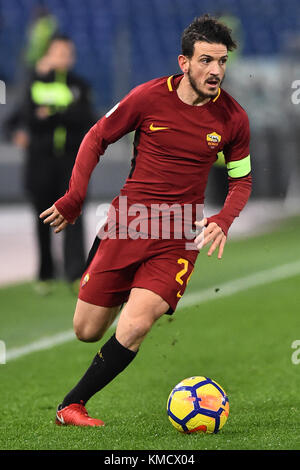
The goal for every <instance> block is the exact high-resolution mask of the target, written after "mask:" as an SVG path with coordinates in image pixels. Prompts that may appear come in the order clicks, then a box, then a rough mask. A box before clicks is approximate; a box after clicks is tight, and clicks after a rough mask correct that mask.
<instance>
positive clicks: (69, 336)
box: [6, 260, 300, 361]
mask: <svg viewBox="0 0 300 470" xmlns="http://www.w3.org/2000/svg"><path fill="white" fill-rule="evenodd" d="M297 274H300V260H299V261H295V262H293V263H288V264H283V265H281V266H276V267H274V268H270V269H265V270H263V271H258V272H256V273H253V274H250V275H249V276H245V277H242V278H238V279H234V280H232V281H228V282H225V283H223V284H219V285H217V286H214V287H210V288H208V289H205V290H202V291H198V292H193V293H191V294H188V295H186V296H185V297H183V298H182V300H181V301H180V304H179V305H178V308H177V310H180V309H182V308H185V307H190V306H192V305H195V304H199V303H203V302H208V301H210V300H217V299H220V298H222V297H227V296H230V295H234V294H237V293H238V292H242V291H244V290H247V289H251V288H252V287H256V286H261V285H265V284H270V283H272V282H274V281H279V280H281V279H286V278H289V277H293V276H296V275H297ZM216 288H217V289H218V291H216ZM112 326H113V325H112ZM73 339H75V334H74V332H73V330H68V331H64V332H62V333H57V334H55V335H53V336H48V337H45V338H41V339H40V340H38V341H34V342H33V343H29V344H27V345H25V346H21V347H19V348H12V349H8V350H7V352H6V361H11V360H13V359H18V358H19V357H23V356H26V355H27V354H30V353H32V352H36V351H42V350H44V349H50V348H53V347H54V346H57V345H59V344H63V343H67V342H68V341H72V340H73Z"/></svg>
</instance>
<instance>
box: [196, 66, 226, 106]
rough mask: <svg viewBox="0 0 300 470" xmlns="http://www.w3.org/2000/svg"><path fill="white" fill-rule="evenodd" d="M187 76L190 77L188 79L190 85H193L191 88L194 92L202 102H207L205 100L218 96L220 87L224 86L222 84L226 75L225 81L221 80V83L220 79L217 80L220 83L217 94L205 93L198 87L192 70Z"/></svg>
mask: <svg viewBox="0 0 300 470" xmlns="http://www.w3.org/2000/svg"><path fill="white" fill-rule="evenodd" d="M187 75H188V79H189V82H190V85H191V87H192V88H193V90H194V92H195V93H196V94H197V95H198V97H199V99H200V101H202V100H205V99H207V98H215V97H216V96H217V95H218V91H219V87H220V86H221V84H222V82H223V80H224V78H225V75H224V77H223V80H220V81H219V79H216V80H218V81H219V87H218V89H217V91H216V92H214V93H204V92H203V91H201V90H200V89H199V88H198V87H197V84H196V81H195V79H194V78H193V77H192V74H191V71H190V70H189V71H188V73H187Z"/></svg>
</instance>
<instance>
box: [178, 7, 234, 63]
mask: <svg viewBox="0 0 300 470" xmlns="http://www.w3.org/2000/svg"><path fill="white" fill-rule="evenodd" d="M231 32H232V31H231V29H229V28H228V26H226V25H225V24H224V23H221V21H219V20H218V19H217V18H214V17H211V16H210V15H203V16H199V17H197V18H195V19H194V20H193V22H192V23H191V24H190V25H189V26H188V27H187V28H186V29H185V30H184V31H183V33H182V37H181V50H182V54H183V55H185V56H186V57H192V56H193V54H194V44H195V42H197V41H205V42H208V43H211V44H212V43H216V44H224V46H226V47H227V50H228V51H232V50H233V49H235V48H236V47H237V44H236V42H235V41H234V40H233V39H232V37H231Z"/></svg>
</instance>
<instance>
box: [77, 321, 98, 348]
mask: <svg viewBox="0 0 300 470" xmlns="http://www.w3.org/2000/svg"><path fill="white" fill-rule="evenodd" d="M73 326H74V332H75V335H76V336H77V339H79V341H83V342H84V343H94V342H96V341H99V339H101V338H102V336H103V333H104V332H102V331H95V329H94V328H93V327H90V326H89V325H82V324H78V323H76V322H74V325H73Z"/></svg>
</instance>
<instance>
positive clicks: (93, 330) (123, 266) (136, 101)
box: [40, 15, 251, 426]
mask: <svg viewBox="0 0 300 470" xmlns="http://www.w3.org/2000/svg"><path fill="white" fill-rule="evenodd" d="M234 48H236V44H235V42H234V40H233V39H232V37H231V31H230V30H229V29H228V28H227V27H226V25H224V24H222V23H220V22H219V21H218V20H217V19H215V18H212V17H210V16H208V15H205V16H203V17H199V18H195V20H194V21H193V22H192V23H191V24H190V25H189V26H188V27H187V28H186V29H185V31H184V32H183V35H182V53H181V54H180V55H179V57H178V63H179V67H180V69H181V71H182V73H180V74H176V75H172V76H169V77H162V78H157V79H154V80H151V81H150V82H147V83H144V84H142V85H140V86H137V87H136V88H135V89H133V90H132V91H131V92H130V93H129V94H128V95H127V96H126V97H125V98H124V99H123V100H122V101H120V102H119V103H118V104H117V105H116V106H114V107H113V108H112V109H111V110H110V111H109V112H108V113H107V114H106V116H104V117H103V118H101V119H100V120H99V121H98V122H97V123H96V124H95V125H94V126H93V127H92V128H91V129H90V131H89V132H88V133H87V134H86V136H85V138H84V139H83V141H82V143H81V146H80V148H79V151H78V155H77V158H76V162H75V165H74V168H73V172H72V176H71V179H70V184H69V189H68V191H67V192H66V194H65V195H64V196H63V197H61V198H60V199H59V200H58V201H56V202H55V203H54V205H53V206H51V207H49V208H48V209H47V210H45V211H44V212H43V213H42V214H41V215H40V217H41V218H42V219H44V223H50V225H52V227H54V231H55V232H60V231H61V230H63V229H64V228H65V227H66V226H67V225H68V224H72V223H74V222H75V221H76V218H77V217H78V216H79V214H80V213H81V207H82V204H83V201H84V198H85V194H86V190H87V186H88V182H89V179H90V176H91V173H92V171H93V169H94V167H95V166H96V164H97V163H98V161H99V157H100V155H102V154H103V153H104V152H105V149H106V148H107V146H108V145H109V144H111V143H113V142H115V141H117V140H118V139H120V138H121V137H122V136H123V135H124V134H126V133H128V132H131V131H135V139H134V156H133V159H132V168H131V171H130V174H129V176H128V178H127V180H126V182H125V184H124V186H123V188H122V189H121V192H120V195H119V196H118V197H116V198H115V199H114V200H113V202H112V205H111V207H112V208H113V209H115V213H117V214H119V215H120V218H121V210H120V200H121V197H123V198H124V197H126V201H127V202H128V205H129V206H128V207H129V208H128V214H125V215H128V221H130V222H132V220H133V217H132V214H133V212H134V211H133V212H132V211H130V208H131V207H132V205H135V206H136V207H139V206H140V207H143V208H144V207H146V208H150V207H152V206H153V205H157V204H158V205H163V204H165V205H166V206H168V207H169V206H170V205H172V204H174V203H176V204H177V205H179V207H182V208H183V207H184V206H187V205H190V206H192V208H193V215H194V214H195V211H194V209H195V207H196V206H197V205H199V204H200V205H201V204H202V203H203V201H204V191H205V187H206V183H207V178H208V173H209V170H210V168H211V166H212V165H213V163H214V162H215V161H216V156H217V154H218V153H219V152H221V151H223V153H224V155H225V161H226V164H227V169H228V177H229V189H228V195H227V197H226V199H225V202H224V206H223V208H222V209H221V211H220V212H219V213H218V214H215V215H213V216H212V217H209V218H202V219H201V220H196V221H195V220H194V221H195V225H196V227H197V228H198V231H199V230H201V231H202V233H199V234H196V236H195V237H194V240H193V243H194V247H195V249H194V250H191V249H188V248H187V236H185V235H183V236H182V237H180V238H178V237H176V236H175V231H174V230H173V228H174V226H175V225H174V220H173V225H172V224H171V226H172V230H173V232H172V230H171V236H170V237H169V238H165V237H163V235H162V234H160V235H159V236H157V234H155V236H151V234H150V236H147V234H146V236H145V234H143V235H144V236H139V237H136V236H130V235H129V234H128V233H129V232H128V233H127V235H126V233H125V232H124V224H123V223H122V221H120V220H118V221H116V223H115V225H111V227H114V229H115V233H116V236H111V237H110V236H109V230H108V236H106V237H101V238H102V239H101V240H100V239H99V238H97V239H96V241H95V243H94V245H93V248H92V250H91V254H92V255H93V256H90V258H89V262H88V266H87V269H86V271H85V273H84V274H83V277H82V281H81V286H80V290H79V295H78V301H77V305H76V309H75V314H74V330H75V333H76V335H77V337H78V339H80V340H82V341H87V342H93V341H98V340H99V339H100V338H101V337H102V336H103V334H104V333H105V331H106V330H107V328H108V327H109V326H110V325H111V324H112V323H113V321H114V319H115V318H116V317H117V315H118V314H119V312H120V309H121V306H122V305H123V304H124V303H125V306H124V307H123V308H122V310H121V313H120V316H119V318H118V322H117V326H116V331H115V334H113V336H112V337H111V338H110V339H109V340H108V341H107V342H106V343H105V344H104V345H103V346H102V347H101V349H100V351H99V352H98V353H97V354H96V355H95V357H94V359H93V361H92V363H91V365H90V367H89V368H88V370H87V371H86V372H85V374H84V375H83V377H82V378H81V379H80V380H79V382H78V383H77V385H76V386H75V387H74V388H73V389H72V390H71V391H70V392H69V393H68V394H67V395H66V396H65V398H64V399H63V401H62V402H61V404H60V405H59V406H58V409H57V413H56V422H57V424H63V425H69V424H72V425H79V426H101V425H104V423H103V422H102V421H101V420H99V419H93V418H90V417H89V415H88V413H87V410H86V408H85V405H86V403H87V401H88V400H89V399H90V398H91V397H92V396H93V395H94V394H95V393H96V392H98V391H99V390H101V389H102V388H103V387H104V386H105V385H107V384H108V383H109V382H110V381H111V380H113V379H114V377H116V376H117V374H119V373H120V372H121V371H123V370H124V369H125V368H126V367H127V366H128V365H129V363H130V362H131V361H132V360H133V359H134V358H135V356H136V354H137V352H138V350H139V347H140V345H141V343H142V341H143V339H144V338H145V337H146V335H147V333H148V332H149V330H150V329H151V327H152V325H153V324H154V322H155V321H156V320H157V319H158V318H160V317H161V316H162V315H164V314H166V313H167V314H172V313H173V312H174V310H175V309H176V305H177V302H178V301H179V299H180V298H181V297H182V295H183V293H184V290H185V288H186V284H187V282H188V279H189V277H190V275H191V273H192V270H193V267H194V264H195V261H196V258H197V255H198V252H199V249H201V248H202V247H204V246H206V245H210V247H209V250H208V255H209V256H210V255H212V254H213V253H214V252H217V254H218V258H221V257H222V255H223V250H224V246H225V243H226V239H227V233H228V229H229V227H230V225H231V224H232V222H233V220H234V219H235V217H237V216H238V215H239V213H240V211H241V210H242V209H243V207H244V206H245V204H246V202H247V200H248V198H249V195H250V192H251V174H250V171H251V169H250V156H249V122H248V117H247V114H246V112H245V111H244V110H243V108H242V107H241V106H240V105H239V104H238V103H237V102H236V101H235V100H234V99H233V98H232V97H231V96H230V95H229V94H228V93H227V92H226V91H225V90H223V89H222V88H221V84H222V81H223V79H224V74H225V68H226V60H227V57H228V51H231V50H233V49H234ZM112 212H113V211H112ZM123 212H124V211H123ZM149 214H150V212H149ZM123 215H124V214H123ZM109 217H110V215H109V216H108V221H109ZM145 217H146V216H145V215H144V219H143V218H142V219H140V220H139V222H140V223H141V225H143V227H144V224H143V221H144V222H145ZM146 218H147V217H146ZM161 218H163V216H162V217H161ZM150 219H151V216H150V215H149V220H148V221H147V222H149V223H150V222H151V223H152V220H150ZM159 220H160V219H159ZM159 223H160V226H161V220H160V222H159ZM125 225H126V224H125ZM127 225H128V227H129V225H130V224H128V222H127ZM150 225H151V224H150ZM148 226H149V225H148ZM194 227H195V226H194ZM124 233H125V236H124ZM148 235H149V233H148Z"/></svg>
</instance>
